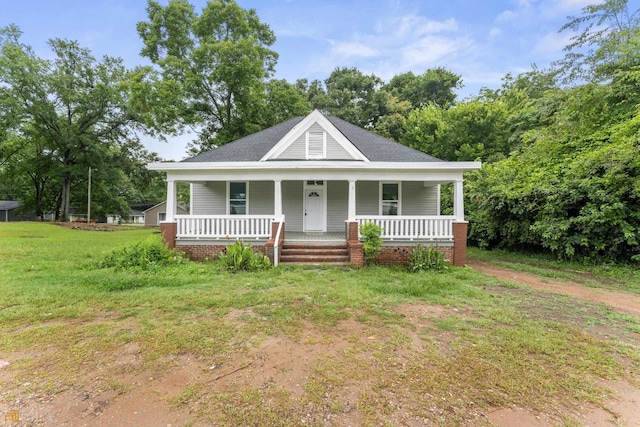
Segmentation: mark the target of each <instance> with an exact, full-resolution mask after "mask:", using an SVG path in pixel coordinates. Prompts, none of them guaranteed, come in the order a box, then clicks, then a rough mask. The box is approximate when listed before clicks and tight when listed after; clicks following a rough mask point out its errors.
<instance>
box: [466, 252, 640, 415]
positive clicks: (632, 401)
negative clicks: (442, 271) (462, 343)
mask: <svg viewBox="0 0 640 427" xmlns="http://www.w3.org/2000/svg"><path fill="white" fill-rule="evenodd" d="M467 265H468V266H469V267H471V268H473V269H474V270H476V271H480V272H482V273H483V274H484V275H485V276H490V277H496V278H498V279H501V280H509V281H512V282H516V283H519V284H524V285H528V286H531V287H532V288H533V289H537V290H540V291H545V292H551V293H557V294H563V295H570V296H572V297H576V298H580V299H583V300H588V301H591V302H594V303H599V304H606V305H608V306H610V307H612V308H614V309H615V310H618V311H621V312H624V313H627V314H630V315H632V316H634V317H640V297H639V296H636V295H631V294H629V293H623V292H616V291H611V290H606V289H602V288H590V287H587V286H585V285H584V284H583V283H579V282H576V281H569V280H553V279H549V278H545V277H540V276H536V275H533V274H528V273H523V272H520V271H516V270H511V269H509V268H504V267H500V266H497V265H494V264H490V263H487V262H482V261H478V260H473V259H469V260H468V262H467ZM603 385H604V386H606V387H608V388H609V389H611V390H613V391H614V392H615V393H616V394H617V397H616V398H615V399H610V400H609V401H607V402H606V403H605V404H604V405H603V406H602V407H598V408H592V409H591V410H590V411H588V412H587V414H586V415H585V416H584V417H581V418H582V420H583V425H584V426H594V427H595V426H628V427H631V426H640V389H639V388H638V387H635V386H634V385H633V384H630V383H628V382H626V381H608V382H603ZM488 418H489V420H490V421H491V422H492V423H493V424H495V425H497V426H499V427H509V426H520V427H547V426H554V425H557V424H555V423H554V422H552V421H551V420H549V419H542V418H540V417H539V416H534V415H533V414H531V413H528V412H527V411H524V410H522V409H504V408H503V409H498V410H496V411H495V412H492V413H489V414H488Z"/></svg>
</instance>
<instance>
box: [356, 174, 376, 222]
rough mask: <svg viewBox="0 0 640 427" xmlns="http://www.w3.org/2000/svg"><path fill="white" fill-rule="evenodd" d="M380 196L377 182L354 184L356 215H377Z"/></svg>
mask: <svg viewBox="0 0 640 427" xmlns="http://www.w3.org/2000/svg"><path fill="white" fill-rule="evenodd" d="M379 214H380V196H379V183H378V181H358V182H356V215H379Z"/></svg>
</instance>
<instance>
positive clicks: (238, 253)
mask: <svg viewBox="0 0 640 427" xmlns="http://www.w3.org/2000/svg"><path fill="white" fill-rule="evenodd" d="M219 259H220V263H221V264H222V265H223V266H224V267H225V268H226V269H227V270H229V271H256V270H264V269H266V268H270V267H271V261H269V258H268V257H267V256H265V255H264V254H261V253H259V252H254V251H253V248H252V245H251V243H247V244H245V243H244V242H243V241H242V240H236V243H234V244H233V245H229V246H227V248H226V249H225V252H224V253H221V254H220V256H219Z"/></svg>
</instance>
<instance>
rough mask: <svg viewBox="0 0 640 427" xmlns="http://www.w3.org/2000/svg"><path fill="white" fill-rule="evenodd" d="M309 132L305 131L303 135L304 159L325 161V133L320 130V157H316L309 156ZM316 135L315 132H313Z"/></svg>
mask: <svg viewBox="0 0 640 427" xmlns="http://www.w3.org/2000/svg"><path fill="white" fill-rule="evenodd" d="M310 133H311V131H310V130H308V131H306V132H305V134H304V145H305V158H306V159H307V160H317V159H326V158H327V132H326V131H325V130H322V157H317V156H309V134H310ZM314 133H317V132H314Z"/></svg>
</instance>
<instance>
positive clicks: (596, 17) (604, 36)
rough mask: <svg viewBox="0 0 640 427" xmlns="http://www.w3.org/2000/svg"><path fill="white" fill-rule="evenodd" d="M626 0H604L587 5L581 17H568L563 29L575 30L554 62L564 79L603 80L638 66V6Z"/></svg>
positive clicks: (639, 22) (639, 42)
mask: <svg viewBox="0 0 640 427" xmlns="http://www.w3.org/2000/svg"><path fill="white" fill-rule="evenodd" d="M628 3H629V1H628V0H605V1H603V2H602V3H600V4H594V5H589V6H586V7H584V8H583V9H582V15H581V16H577V17H576V16H570V17H569V22H567V23H566V24H565V25H564V26H562V28H561V29H560V32H562V31H567V30H570V31H574V32H578V34H576V35H574V36H572V37H571V43H570V44H569V45H567V46H566V47H565V51H566V52H567V54H566V56H565V58H564V59H562V60H560V61H558V62H557V65H558V66H559V67H560V69H561V71H562V74H563V76H564V78H565V81H567V82H573V81H579V80H582V81H603V80H608V79H611V78H612V77H614V76H615V75H616V74H617V73H619V72H620V71H625V70H629V69H630V68H632V67H637V66H638V65H640V33H639V31H638V29H639V28H640V9H636V10H630V9H629V4H628Z"/></svg>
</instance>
